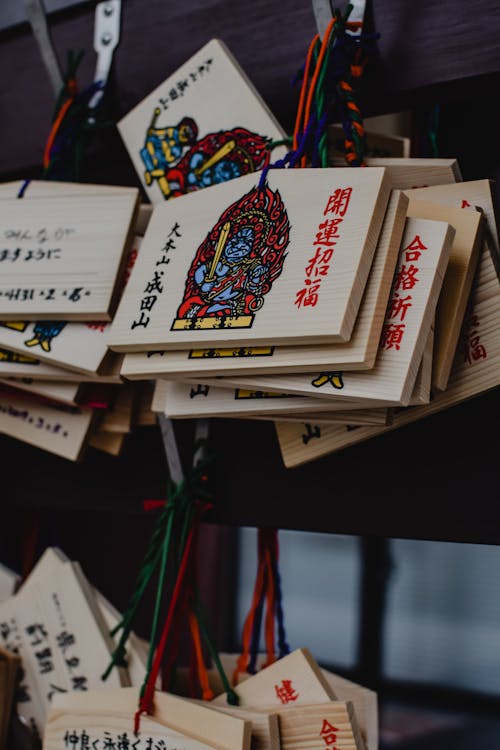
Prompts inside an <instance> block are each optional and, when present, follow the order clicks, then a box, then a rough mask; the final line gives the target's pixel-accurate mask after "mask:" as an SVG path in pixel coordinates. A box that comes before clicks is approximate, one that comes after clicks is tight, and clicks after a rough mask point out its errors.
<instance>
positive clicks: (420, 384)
mask: <svg viewBox="0 0 500 750" xmlns="http://www.w3.org/2000/svg"><path fill="white" fill-rule="evenodd" d="M433 350H434V324H433V325H432V326H431V330H430V333H429V336H428V337H427V341H426V344H425V349H424V353H423V355H422V361H421V362H420V367H419V368H418V372H417V378H416V380H415V385H414V386H413V393H412V395H411V398H410V403H409V406H415V405H416V404H428V403H429V401H430V400H431V381H432V362H433Z"/></svg>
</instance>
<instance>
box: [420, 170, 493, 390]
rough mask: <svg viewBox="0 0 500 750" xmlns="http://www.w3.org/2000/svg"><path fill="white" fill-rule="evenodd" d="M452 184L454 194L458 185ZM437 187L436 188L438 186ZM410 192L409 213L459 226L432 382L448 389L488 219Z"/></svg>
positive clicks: (439, 311)
mask: <svg viewBox="0 0 500 750" xmlns="http://www.w3.org/2000/svg"><path fill="white" fill-rule="evenodd" d="M461 184H462V185H463V184H464V183H461ZM451 187H452V195H454V194H455V187H456V186H455V185H452V186H451ZM447 189H448V186H445V187H443V188H441V190H442V191H443V192H444V193H446V190H447ZM433 190H434V191H436V188H433ZM407 195H409V196H410V205H409V207H408V216H414V217H416V218H420V219H436V220H439V221H447V222H448V223H449V224H451V225H452V226H453V228H454V229H455V237H454V239H453V244H452V246H451V251H450V257H449V260H448V267H447V269H446V274H445V277H444V281H443V289H442V291H441V295H440V298H439V301H438V304H437V308H436V324H435V332H434V335H435V338H434V346H435V350H434V361H433V365H432V367H433V373H432V385H433V388H437V389H438V390H440V391H444V389H445V388H446V386H447V384H448V378H449V377H450V371H451V366H452V364H453V357H454V356H455V351H456V348H457V344H458V337H459V335H460V328H461V326H462V322H463V319H464V315H465V308H466V305H467V300H468V299H469V295H470V291H471V288H472V282H473V280H474V274H475V272H476V267H477V263H478V260H479V251H480V249H481V247H482V246H483V242H484V231H483V229H484V226H483V222H484V219H483V217H482V215H481V213H480V212H479V211H464V210H462V209H461V208H455V207H452V206H445V205H443V204H442V203H434V202H433V201H432V199H430V200H421V199H420V197H419V191H408V192H407Z"/></svg>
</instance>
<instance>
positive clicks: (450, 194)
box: [408, 180, 500, 390]
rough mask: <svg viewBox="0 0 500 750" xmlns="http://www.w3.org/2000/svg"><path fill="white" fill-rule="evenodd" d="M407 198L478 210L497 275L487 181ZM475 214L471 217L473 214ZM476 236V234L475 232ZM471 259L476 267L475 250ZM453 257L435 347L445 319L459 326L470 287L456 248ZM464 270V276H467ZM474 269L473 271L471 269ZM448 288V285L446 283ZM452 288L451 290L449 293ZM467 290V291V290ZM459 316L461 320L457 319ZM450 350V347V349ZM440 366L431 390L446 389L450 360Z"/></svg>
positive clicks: (499, 252) (499, 259)
mask: <svg viewBox="0 0 500 750" xmlns="http://www.w3.org/2000/svg"><path fill="white" fill-rule="evenodd" d="M408 195H409V196H411V198H415V199H417V200H419V201H420V200H424V201H426V202H427V201H432V202H433V203H437V204H439V205H440V206H447V207H452V206H453V207H456V208H461V209H468V211H469V212H474V210H475V209H477V210H479V211H481V212H482V213H483V216H484V218H485V220H486V221H485V225H484V226H483V227H481V233H482V231H483V230H484V239H485V241H486V244H487V245H488V247H489V249H490V252H491V255H492V259H493V263H494V265H495V268H496V271H497V274H499V273H500V248H499V243H498V228H497V221H496V209H495V202H494V199H493V194H492V183H491V181H490V180H470V181H466V182H461V183H458V184H456V185H446V186H444V185H443V186H439V185H436V186H433V187H428V188H421V189H419V190H413V191H411V192H408ZM474 215H475V214H474ZM478 233H479V232H478ZM477 244H480V245H482V241H480V240H479V239H478V241H477ZM472 253H473V257H472V260H471V265H473V266H474V265H475V266H477V263H478V260H477V259H478V257H479V251H478V250H477V248H476V247H474V248H473V251H472ZM454 254H455V255H456V263H455V266H456V275H457V277H458V278H457V285H456V287H455V286H452V288H451V289H450V292H449V294H448V295H447V301H446V302H445V300H444V299H443V305H442V307H443V309H442V310H441V315H440V317H439V318H438V321H437V324H438V326H440V328H437V329H436V337H437V340H436V344H437V346H439V335H440V333H439V331H440V329H441V331H442V334H441V338H442V337H443V335H444V333H445V332H446V333H447V332H448V328H449V327H450V326H451V321H450V320H449V319H448V317H450V318H451V319H452V320H453V321H455V319H456V320H458V321H459V323H460V325H461V324H462V320H463V316H464V308H463V301H462V298H463V296H466V297H467V299H468V297H469V295H470V289H471V285H472V280H471V278H470V275H471V274H470V269H467V268H466V263H465V258H464V257H463V251H462V252H459V249H458V250H457V251H456V252H455V253H454ZM467 270H468V274H467ZM474 270H475V268H474ZM460 280H461V281H462V287H463V288H464V289H463V291H464V294H463V295H462V298H460V297H459V284H458V282H459V281H460ZM445 285H446V278H445ZM450 286H451V284H450ZM453 289H455V291H454V292H453ZM467 289H468V291H467ZM440 308H441V302H440V303H439V305H438V311H439V310H440ZM460 316H461V317H460ZM453 333H454V334H455V348H456V341H457V339H456V336H457V332H456V329H455V330H454V331H453ZM450 348H452V347H451V346H450ZM438 354H439V352H436V355H438ZM451 354H452V356H451V361H452V359H453V354H454V350H453V351H452V353H451ZM441 360H442V361H443V362H442V366H441V368H440V370H439V371H438V372H436V373H435V375H434V376H433V387H434V388H435V389H437V390H444V389H445V388H446V385H447V382H448V378H449V371H450V368H451V361H450V358H449V357H448V359H445V357H444V355H442V356H441Z"/></svg>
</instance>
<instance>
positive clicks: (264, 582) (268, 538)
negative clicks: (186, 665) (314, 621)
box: [233, 528, 290, 684]
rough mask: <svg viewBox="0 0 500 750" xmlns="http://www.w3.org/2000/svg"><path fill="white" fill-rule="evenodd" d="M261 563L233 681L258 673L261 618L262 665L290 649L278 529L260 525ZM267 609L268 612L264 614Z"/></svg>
mask: <svg viewBox="0 0 500 750" xmlns="http://www.w3.org/2000/svg"><path fill="white" fill-rule="evenodd" d="M257 542H258V543H257V552H258V565H257V574H256V578H255V584H254V591H253V596H252V602H251V605H250V609H249V611H248V614H247V616H246V618H245V622H244V625H243V631H242V650H241V653H240V655H239V657H238V659H237V662H236V667H235V671H234V673H233V684H237V682H238V679H239V674H240V673H242V672H248V673H249V674H255V672H256V671H257V659H258V651H259V645H260V637H261V628H262V622H263V621H264V642H265V648H266V659H265V661H264V662H263V663H262V665H261V668H262V669H263V668H265V667H267V666H269V665H270V664H272V663H274V662H275V661H276V659H277V658H281V657H283V656H286V654H288V653H289V652H290V648H289V646H288V643H287V640H286V634H285V626H284V617H283V607H282V593H281V580H280V575H279V569H278V531H277V530H276V529H269V528H259V529H258V531H257ZM264 610H265V615H264ZM276 625H277V631H278V644H277V645H278V654H276V648H275V636H276Z"/></svg>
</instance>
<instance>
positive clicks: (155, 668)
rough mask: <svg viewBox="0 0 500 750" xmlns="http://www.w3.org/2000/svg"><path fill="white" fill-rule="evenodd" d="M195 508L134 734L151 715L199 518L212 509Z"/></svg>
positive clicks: (198, 506)
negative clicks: (148, 715) (142, 720)
mask: <svg viewBox="0 0 500 750" xmlns="http://www.w3.org/2000/svg"><path fill="white" fill-rule="evenodd" d="M196 506H197V508H196V513H195V518H194V520H193V523H192V524H191V528H190V530H189V532H188V534H187V538H186V543H185V546H184V550H183V553H182V557H181V561H180V565H179V570H178V573H177V579H176V581H175V585H174V589H173V592H172V597H171V599H170V604H169V607H168V612H167V616H166V619H165V623H164V626H163V630H162V633H161V637H160V640H159V643H158V646H157V648H156V651H155V655H154V659H153V662H152V665H151V668H150V669H148V670H147V673H146V677H145V679H144V683H143V685H142V687H141V692H140V698H139V708H138V709H137V711H136V713H135V717H134V732H135V733H136V734H137V733H138V731H139V726H140V718H141V716H142V715H143V714H152V713H153V698H154V691H155V686H156V681H157V678H158V675H159V672H160V667H161V663H162V659H163V655H164V652H165V647H166V644H167V639H168V636H169V634H170V630H171V627H172V622H173V620H174V615H175V613H176V608H177V605H178V603H179V600H180V599H181V594H182V592H183V587H184V586H185V581H186V578H187V575H188V571H189V565H190V562H191V554H192V550H193V547H194V546H195V538H196V535H197V532H198V527H199V524H200V520H201V516H202V514H203V513H204V512H206V511H207V510H209V508H211V507H212V506H211V504H210V503H200V502H199V501H196ZM152 648H154V644H153V643H150V649H152Z"/></svg>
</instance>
